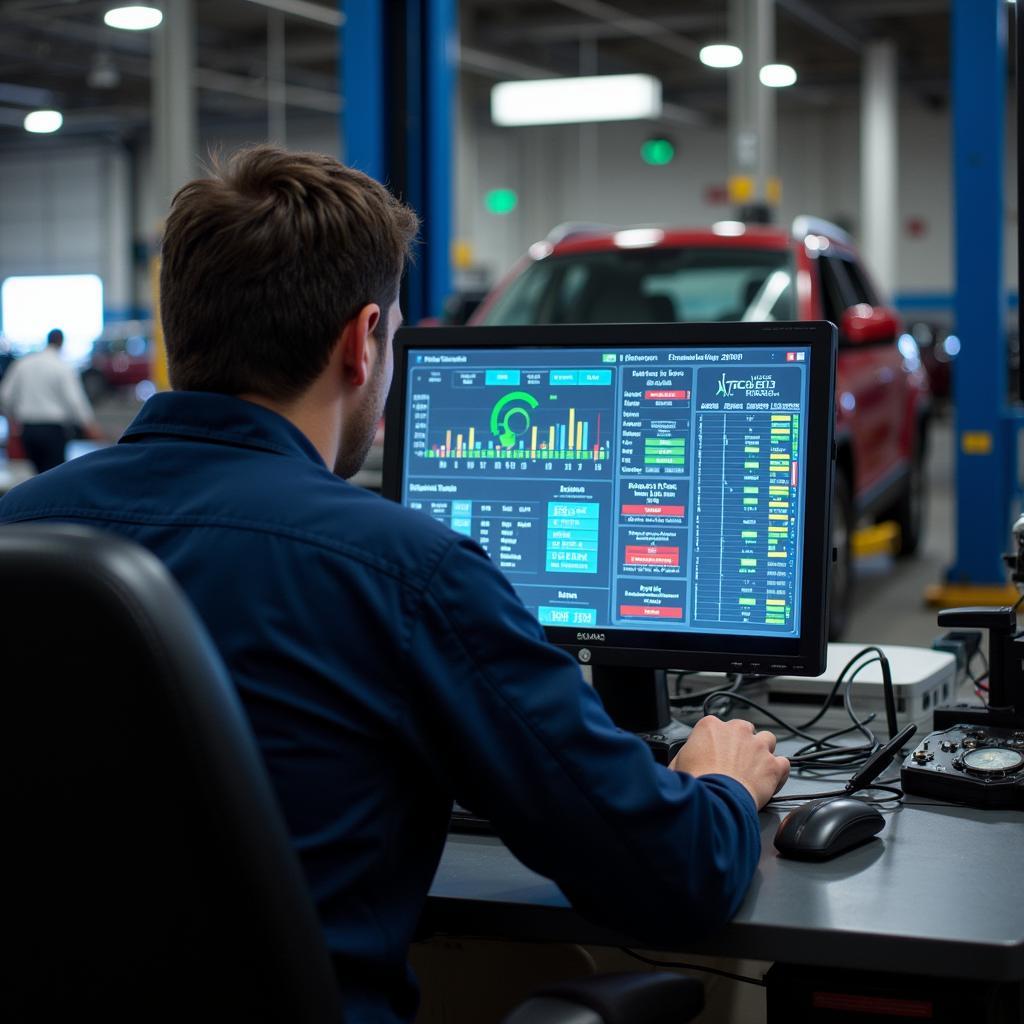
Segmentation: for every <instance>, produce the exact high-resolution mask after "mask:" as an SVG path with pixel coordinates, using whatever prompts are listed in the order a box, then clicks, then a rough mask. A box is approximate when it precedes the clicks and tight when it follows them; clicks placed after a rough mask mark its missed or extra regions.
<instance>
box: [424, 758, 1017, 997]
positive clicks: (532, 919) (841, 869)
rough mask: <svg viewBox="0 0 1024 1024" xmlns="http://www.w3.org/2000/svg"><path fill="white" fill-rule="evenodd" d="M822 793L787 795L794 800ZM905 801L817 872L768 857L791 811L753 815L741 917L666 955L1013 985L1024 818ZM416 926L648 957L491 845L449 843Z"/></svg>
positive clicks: (467, 840) (456, 839)
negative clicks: (867, 838)
mask: <svg viewBox="0 0 1024 1024" xmlns="http://www.w3.org/2000/svg"><path fill="white" fill-rule="evenodd" d="M886 774H887V775H889V774H891V773H890V772H887V773H886ZM831 788H835V787H833V786H832V785H831V784H825V785H822V783H821V782H813V781H807V780H796V781H792V782H790V783H789V784H787V790H790V789H792V790H799V789H802V790H803V791H804V792H812V791H816V790H817V791H820V790H822V789H831ZM908 800H909V801H911V803H912V805H908V806H904V807H902V808H900V809H899V810H895V811H888V810H887V811H884V813H885V815H886V818H887V824H886V828H885V830H884V831H883V832H882V833H881V836H880V838H879V839H876V840H873V841H872V842H870V843H868V844H867V845H865V846H863V847H860V848H859V849H856V850H853V851H850V852H849V853H846V854H844V855H842V856H841V857H838V858H836V859H834V860H832V861H827V862H824V863H804V862H797V861H787V860H784V859H782V858H780V857H778V856H777V854H776V851H775V847H774V846H773V845H772V839H773V837H774V835H775V829H776V826H777V825H778V822H779V821H780V820H781V818H782V817H783V815H784V813H785V810H788V809H789V805H786V806H785V807H784V808H779V809H778V810H776V809H774V808H772V809H769V810H767V811H763V812H762V814H761V837H762V853H761V861H760V864H759V866H758V870H757V873H756V875H755V876H754V881H753V884H752V885H751V888H750V892H749V893H748V895H747V898H746V900H745V901H744V903H743V906H742V907H741V908H740V911H739V913H738V914H737V915H736V917H735V918H734V920H733V921H732V922H731V923H730V924H728V925H727V926H726V927H725V928H724V929H722V930H721V931H719V932H718V933H717V934H715V935H714V936H712V937H710V938H707V939H702V940H700V941H699V942H696V943H686V942H685V940H684V937H685V930H686V929H685V923H684V922H680V929H679V932H680V944H679V946H678V947H677V948H676V949H674V950H672V951H673V952H679V953H699V954H710V955H722V956H729V957H739V958H751V959H758V960H774V961H781V962H785V963H790V964H803V965H810V966H815V967H841V968H848V969H856V970H862V971H889V972H893V971H896V972H899V973H900V974H917V975H927V976H931V977H944V978H963V979H977V980H984V981H997V982H1004V981H1006V982H1008V981H1014V982H1018V981H1022V980H1024V812H1020V811H982V810H971V809H964V808H949V807H943V806H940V805H935V804H930V803H929V802H928V801H925V800H922V799H920V798H917V797H908ZM423 923H424V925H425V927H426V930H428V931H434V932H442V933H448V934H462V935H476V936H482V937H492V938H499V937H500V938H512V939H524V940H544V941H555V942H577V943H583V944H586V945H599V946H639V947H640V948H645V947H644V945H643V944H642V943H638V942H636V940H634V939H631V938H630V937H629V936H626V935H622V934H619V933H616V932H613V931H610V930H608V929H605V928H601V927H599V926H597V925H595V924H592V923H590V922H589V921H587V920H585V919H584V918H582V917H580V916H579V915H578V914H577V913H576V912H575V911H574V910H572V908H571V907H570V906H569V904H568V901H567V900H566V899H565V897H564V896H563V895H562V893H561V892H560V891H559V889H558V888H557V887H556V886H555V885H554V883H552V882H550V881H548V880H547V879H545V878H542V877H541V876H540V875H537V874H535V873H534V872H532V871H529V870H528V869H527V868H525V867H524V866H523V865H522V864H520V863H519V861H517V860H516V859H515V858H514V857H513V856H512V855H511V854H510V853H509V852H508V850H507V849H506V848H505V847H504V846H503V845H502V843H501V841H500V840H498V839H495V838H492V837H489V836H452V837H451V838H449V840H448V844H447V846H446V848H445V852H444V856H443V858H442V861H441V865H440V867H439V868H438V872H437V876H436V877H435V879H434V884H433V886H432V888H431V890H430V897H429V900H428V903H427V907H426V912H425V917H424V922H423ZM646 948H649V947H646ZM666 951H667V950H666Z"/></svg>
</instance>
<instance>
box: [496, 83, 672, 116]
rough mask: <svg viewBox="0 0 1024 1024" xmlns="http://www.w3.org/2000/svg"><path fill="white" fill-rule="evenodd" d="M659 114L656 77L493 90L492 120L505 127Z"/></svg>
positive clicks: (512, 85) (510, 85)
mask: <svg viewBox="0 0 1024 1024" xmlns="http://www.w3.org/2000/svg"><path fill="white" fill-rule="evenodd" d="M660 116H661V82H659V81H658V79H657V78H654V77H652V76H651V75H593V76H588V77H585V78H543V79H535V80H531V81H525V82H499V83H498V84H497V85H496V86H494V88H493V89H491V120H492V121H493V122H494V123H495V124H497V125H502V126H505V127H510V126H515V125H529V124H580V123H582V122H585V121H635V120H640V119H644V118H655V117H660Z"/></svg>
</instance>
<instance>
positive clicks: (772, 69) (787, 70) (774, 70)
mask: <svg viewBox="0 0 1024 1024" xmlns="http://www.w3.org/2000/svg"><path fill="white" fill-rule="evenodd" d="M758 77H760V79H761V84H762V85H767V86H768V87H769V88H770V89H785V88H786V86H787V85H793V83H794V82H796V70H795V69H794V68H791V67H790V66H789V65H788V64H765V66H764V67H763V68H761V73H760V75H759V76H758Z"/></svg>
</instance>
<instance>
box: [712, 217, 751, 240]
mask: <svg viewBox="0 0 1024 1024" xmlns="http://www.w3.org/2000/svg"><path fill="white" fill-rule="evenodd" d="M711 230H712V232H714V234H716V235H724V236H725V237H726V238H735V237H736V236H737V235H742V234H744V233H745V232H746V230H747V225H746V224H744V223H743V221H741V220H719V221H716V222H715V223H714V224H712V225H711Z"/></svg>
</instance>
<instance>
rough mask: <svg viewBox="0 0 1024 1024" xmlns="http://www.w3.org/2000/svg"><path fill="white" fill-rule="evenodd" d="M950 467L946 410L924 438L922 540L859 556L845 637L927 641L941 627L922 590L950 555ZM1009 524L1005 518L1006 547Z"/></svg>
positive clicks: (878, 641)
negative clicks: (894, 551)
mask: <svg viewBox="0 0 1024 1024" xmlns="http://www.w3.org/2000/svg"><path fill="white" fill-rule="evenodd" d="M953 468H954V467H953V430H952V419H951V415H950V414H947V415H944V416H941V417H937V418H935V419H934V420H933V421H932V426H931V434H930V437H929V442H928V467H927V470H928V492H927V493H928V508H927V513H926V516H927V518H926V522H925V534H924V542H923V544H922V545H921V547H920V549H919V551H918V554H917V555H916V556H915V557H914V558H910V559H905V560H898V559H893V558H890V557H888V556H877V557H873V558H870V559H862V560H861V561H860V562H858V564H857V582H856V592H855V597H854V602H853V614H852V615H851V617H850V625H849V628H848V629H847V635H846V636H845V637H844V638H843V639H844V640H847V641H849V642H851V643H866V644H867V643H872V644H887V643H888V644H907V645H910V646H921V647H930V646H931V641H932V639H933V637H935V636H937V635H938V634H939V633H940V632H941V630H940V629H939V627H938V625H937V624H936V621H935V616H936V611H935V609H933V608H928V607H927V606H926V605H925V603H924V596H923V595H924V591H925V588H926V587H928V586H931V585H932V584H933V583H941V582H942V580H943V578H944V575H945V571H946V569H947V568H948V566H949V565H950V564H951V563H952V561H953V545H954V535H953V530H954V525H955V518H954V517H955V514H956V510H955V508H954V490H953ZM1010 525H1011V524H1010V523H1007V524H1006V538H1005V544H1006V550H1007V551H1009V550H1010Z"/></svg>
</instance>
